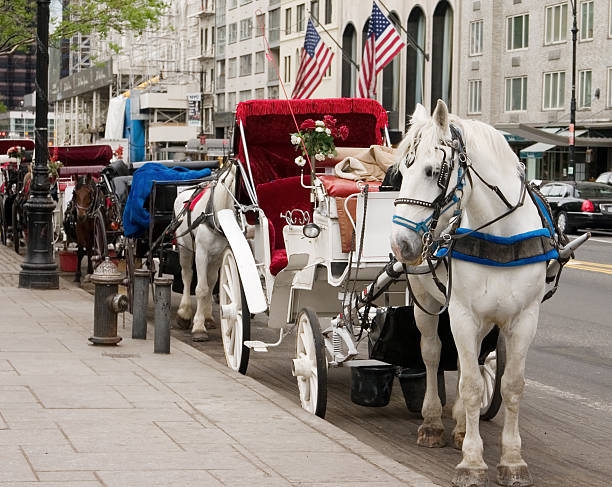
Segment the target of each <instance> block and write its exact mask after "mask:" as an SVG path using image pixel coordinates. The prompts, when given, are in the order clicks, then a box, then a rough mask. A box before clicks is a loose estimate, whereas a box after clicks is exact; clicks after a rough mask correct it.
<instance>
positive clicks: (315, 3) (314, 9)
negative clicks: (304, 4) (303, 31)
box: [310, 0, 319, 20]
mask: <svg viewBox="0 0 612 487" xmlns="http://www.w3.org/2000/svg"><path fill="white" fill-rule="evenodd" d="M310 15H311V16H312V18H313V19H316V20H319V0H312V2H310Z"/></svg>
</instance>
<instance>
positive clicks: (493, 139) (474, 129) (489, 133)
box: [389, 115, 524, 175]
mask: <svg viewBox="0 0 612 487" xmlns="http://www.w3.org/2000/svg"><path fill="white" fill-rule="evenodd" d="M449 123H451V124H453V125H454V126H456V127H458V128H459V129H460V130H461V132H462V134H463V140H464V142H465V146H466V152H467V154H468V157H471V156H472V155H474V154H477V153H479V152H481V151H482V149H483V148H488V149H489V150H490V151H491V154H492V155H494V156H493V158H494V159H495V160H504V161H506V160H512V161H513V162H514V164H513V165H512V166H509V165H504V166H503V167H512V168H513V169H515V171H516V174H518V175H520V174H522V173H523V171H524V169H523V166H522V165H521V163H520V161H519V159H518V157H517V156H516V154H515V153H514V152H513V151H512V149H511V148H510V146H509V145H508V143H507V142H506V139H505V138H504V136H503V135H502V134H501V133H500V132H499V131H498V130H497V129H495V128H494V127H492V126H491V125H489V124H486V123H484V122H480V121H478V120H466V119H462V118H460V117H458V116H456V115H449ZM449 140H450V133H448V134H444V135H441V134H440V130H439V128H438V127H437V126H436V125H435V122H434V120H433V119H432V118H429V117H428V118H420V119H412V120H411V122H410V128H409V129H408V132H407V133H406V137H405V138H404V140H402V142H401V143H400V145H399V147H398V151H397V154H398V158H397V161H396V162H395V164H393V166H391V167H390V168H389V171H394V172H395V173H396V172H397V171H399V164H400V163H401V162H402V161H403V159H404V157H405V155H406V154H409V153H411V152H414V151H415V150H416V147H417V145H418V144H421V143H423V144H426V145H427V146H429V147H435V146H436V145H439V144H440V142H442V141H449ZM491 159H492V158H491V157H489V160H491Z"/></svg>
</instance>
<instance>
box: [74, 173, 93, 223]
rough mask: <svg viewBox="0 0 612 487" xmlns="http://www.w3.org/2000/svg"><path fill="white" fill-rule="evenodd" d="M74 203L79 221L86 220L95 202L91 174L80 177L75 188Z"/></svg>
mask: <svg viewBox="0 0 612 487" xmlns="http://www.w3.org/2000/svg"><path fill="white" fill-rule="evenodd" d="M73 199H74V203H75V205H76V215H77V221H78V222H84V221H85V220H86V219H87V217H88V216H89V214H90V213H91V210H92V205H93V203H94V187H93V181H92V179H91V176H90V175H88V176H87V178H79V180H78V181H77V185H76V187H75V189H74V196H73Z"/></svg>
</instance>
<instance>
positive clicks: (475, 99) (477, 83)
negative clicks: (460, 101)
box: [468, 79, 482, 113]
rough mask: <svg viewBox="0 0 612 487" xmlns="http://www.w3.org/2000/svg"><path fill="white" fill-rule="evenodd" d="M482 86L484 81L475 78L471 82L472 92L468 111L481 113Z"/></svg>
mask: <svg viewBox="0 0 612 487" xmlns="http://www.w3.org/2000/svg"><path fill="white" fill-rule="evenodd" d="M481 87H482V81H481V80H479V79H474V80H471V81H470V82H469V92H470V105H469V107H468V113H480V112H481V109H480V89H481Z"/></svg>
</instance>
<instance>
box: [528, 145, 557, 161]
mask: <svg viewBox="0 0 612 487" xmlns="http://www.w3.org/2000/svg"><path fill="white" fill-rule="evenodd" d="M553 147H556V146H555V145H552V144H545V143H544V142H536V143H535V144H532V145H530V146H529V147H525V148H524V149H523V150H522V151H521V158H526V159H527V158H529V157H534V158H536V159H539V158H541V157H542V156H543V155H544V152H546V151H547V150H548V149H552V148H553Z"/></svg>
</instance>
